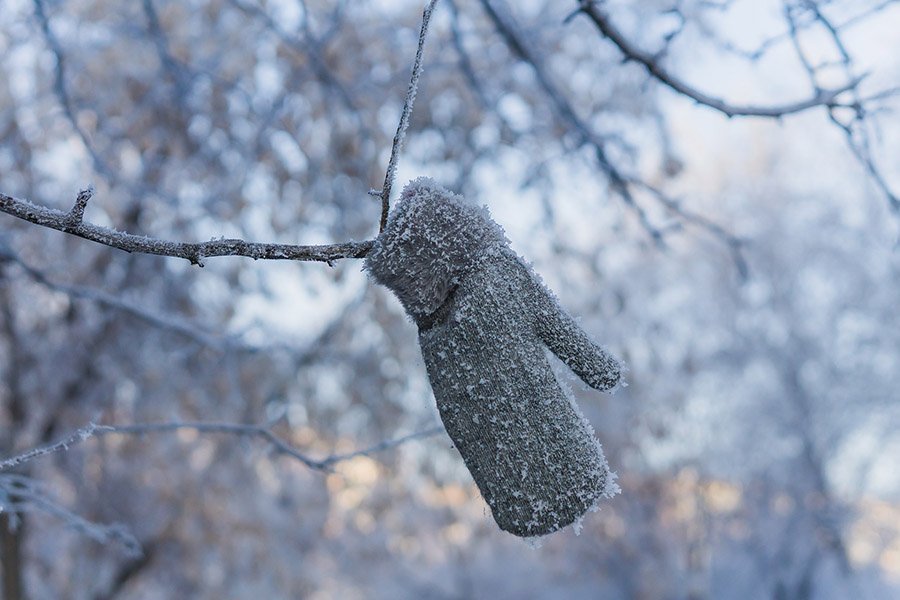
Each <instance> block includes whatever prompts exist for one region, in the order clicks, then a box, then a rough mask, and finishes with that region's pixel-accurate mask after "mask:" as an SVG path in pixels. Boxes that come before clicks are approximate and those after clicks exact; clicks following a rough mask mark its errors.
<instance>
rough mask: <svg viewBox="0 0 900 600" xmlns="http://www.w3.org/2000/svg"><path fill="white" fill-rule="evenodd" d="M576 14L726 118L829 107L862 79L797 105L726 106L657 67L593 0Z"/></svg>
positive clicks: (660, 77)
mask: <svg viewBox="0 0 900 600" xmlns="http://www.w3.org/2000/svg"><path fill="white" fill-rule="evenodd" d="M579 12H581V13H583V14H585V15H586V16H587V17H588V18H589V19H590V20H591V21H592V22H593V23H594V25H596V26H597V29H599V30H600V33H602V34H603V36H604V37H606V38H607V39H608V40H610V41H611V42H612V43H613V44H615V45H616V47H617V48H618V49H619V51H621V52H622V54H623V55H624V56H625V58H626V60H631V61H634V62H636V63H638V64H640V65H643V67H644V68H645V69H647V72H648V73H649V74H650V75H652V76H653V77H654V78H656V80H657V81H659V82H660V83H662V84H663V85H665V86H667V87H669V88H670V89H672V90H674V91H675V92H677V93H679V94H681V95H683V96H687V97H688V98H690V99H692V100H694V101H695V102H697V103H698V104H702V105H703V106H707V107H709V108H711V109H713V110H716V111H718V112H720V113H722V114H724V115H725V116H727V117H729V118H730V117H769V118H780V117H784V116H786V115H790V114H794V113H798V112H803V111H805V110H809V109H811V108H815V107H817V106H829V105H831V104H833V103H834V102H835V101H836V99H837V97H838V96H839V95H841V94H842V93H844V92H846V91H848V90H851V89H854V88H855V87H856V86H857V85H859V83H860V81H862V79H863V77H864V76H862V77H856V78H854V79H851V80H849V81H848V82H847V83H845V84H844V85H842V86H840V87H837V88H832V89H817V90H816V91H815V94H813V96H812V97H810V98H807V99H806V100H801V101H799V102H793V103H787V104H776V105H772V106H755V105H749V104H748V105H738V104H730V103H728V102H726V101H725V100H722V99H721V98H716V97H714V96H710V95H708V94H706V93H704V92H702V91H700V90H698V89H697V88H695V87H693V86H691V85H689V84H688V83H686V82H685V81H683V80H682V79H679V78H678V77H677V76H675V75H674V74H672V73H670V72H669V71H668V69H666V68H665V67H663V66H662V65H661V64H659V61H658V57H657V56H656V55H654V54H651V53H649V52H645V51H644V50H641V49H640V48H638V47H637V45H635V44H634V43H632V42H631V41H630V40H629V39H628V38H627V37H626V36H625V35H624V34H623V33H622V32H621V31H620V30H619V29H618V28H616V26H615V25H613V23H612V20H611V19H610V17H609V15H608V14H606V12H605V11H603V10H602V9H600V8H599V7H598V6H597V4H596V2H595V1H594V0H579Z"/></svg>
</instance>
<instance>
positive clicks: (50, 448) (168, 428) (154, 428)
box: [0, 421, 444, 471]
mask: <svg viewBox="0 0 900 600" xmlns="http://www.w3.org/2000/svg"><path fill="white" fill-rule="evenodd" d="M184 429H189V430H192V431H196V432H198V433H223V434H229V435H238V436H249V437H258V438H261V439H262V440H264V441H266V442H268V443H269V445H271V446H272V448H273V449H274V450H275V452H276V453H278V454H284V455H286V456H289V457H291V458H293V459H296V460H298V461H300V462H301V463H303V464H304V465H306V466H307V467H309V468H310V469H313V470H316V471H328V470H330V469H331V467H332V466H333V465H335V464H337V463H339V462H343V461H346V460H350V459H351V458H356V457H357V456H369V455H371V454H375V453H378V452H383V451H384V450H389V449H391V448H396V447H397V446H401V445H403V444H405V443H406V442H410V441H412V440H418V439H422V438H426V437H431V436H434V435H437V434H439V433H441V432H443V431H444V429H443V428H442V427H437V426H436V427H431V428H429V429H425V430H422V431H417V432H414V433H410V434H407V435H404V436H401V437H398V438H394V439H392V440H385V441H383V442H379V443H377V444H375V445H373V446H370V447H368V448H363V449H360V450H354V451H353V452H348V453H346V454H331V455H329V456H326V457H324V458H321V459H315V458H312V457H310V456H308V455H306V454H304V453H303V452H301V451H300V450H298V449H297V448H294V447H293V446H291V445H290V444H289V443H288V442H286V441H284V440H283V439H282V438H280V437H279V436H278V435H277V434H276V433H275V432H273V431H272V430H271V429H270V428H269V427H265V426H263V425H245V424H240V423H204V422H191V421H173V422H170V423H136V424H133V425H97V424H95V423H89V424H88V425H86V426H85V427H82V428H81V429H78V430H76V431H75V432H74V433H72V434H71V435H69V436H68V437H66V438H65V439H63V440H60V441H58V442H56V443H54V444H49V445H47V446H41V447H39V448H35V449H33V450H29V451H28V452H24V453H22V454H19V455H17V456H12V457H10V458H7V459H4V460H2V461H0V471H6V470H9V469H12V468H14V467H17V466H19V465H21V464H23V463H26V462H29V461H31V460H34V459H36V458H40V457H42V456H47V455H50V454H55V453H57V452H62V451H65V450H68V449H69V448H70V447H72V446H74V445H76V444H79V443H81V442H83V441H85V440H87V439H89V438H91V437H98V436H103V435H109V434H120V435H144V434H149V433H168V432H173V431H181V430H184Z"/></svg>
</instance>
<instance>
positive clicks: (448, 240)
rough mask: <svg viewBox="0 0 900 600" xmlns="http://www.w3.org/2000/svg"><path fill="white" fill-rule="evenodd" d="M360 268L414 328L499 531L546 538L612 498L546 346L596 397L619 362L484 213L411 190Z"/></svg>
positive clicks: (428, 190) (445, 194)
mask: <svg viewBox="0 0 900 600" xmlns="http://www.w3.org/2000/svg"><path fill="white" fill-rule="evenodd" d="M366 269H367V270H368V272H369V273H370V275H371V276H372V277H373V278H374V279H375V280H376V281H377V282H378V283H381V284H383V285H385V286H387V287H388V288H390V289H391V290H392V291H393V292H394V293H395V294H396V295H397V297H398V298H399V299H400V302H401V303H402V304H403V307H404V308H405V309H406V312H407V313H408V314H409V315H410V316H411V317H412V318H413V320H415V322H416V324H417V325H418V327H419V344H420V345H421V347H422V355H423V357H424V359H425V366H426V368H427V370H428V377H429V379H430V381H431V387H432V389H433V390H434V396H435V399H436V400H437V406H438V410H439V411H440V415H441V419H442V420H443V422H444V427H445V428H446V429H447V433H448V434H450V437H451V439H452V440H453V442H454V444H455V445H456V448H457V449H458V450H459V452H460V454H461V455H462V457H463V460H465V463H466V466H467V467H468V469H469V472H470V473H471V474H472V477H473V478H474V479H475V482H476V483H477V484H478V488H479V490H480V491H481V494H482V496H484V499H485V500H486V501H487V503H488V505H489V506H490V507H491V512H492V513H493V515H494V519H495V520H496V521H497V524H498V525H499V526H500V527H501V528H502V529H504V530H506V531H509V532H510V533H513V534H515V535H519V536H523V537H527V536H536V535H543V534H547V533H551V532H553V531H556V530H557V529H560V528H562V527H565V526H566V525H569V524H571V523H573V522H575V521H576V520H577V519H579V518H580V517H581V516H582V515H583V514H584V513H585V512H586V511H587V510H589V509H591V508H593V507H594V506H595V505H596V504H597V502H598V501H599V500H600V499H601V498H604V497H610V496H612V495H614V494H615V493H616V492H617V491H618V486H617V485H616V483H615V474H613V473H612V472H611V471H610V470H609V466H608V465H607V463H606V459H605V458H604V456H603V451H602V450H601V448H600V444H599V443H598V441H597V439H596V438H595V437H594V432H593V429H592V427H591V426H590V424H589V423H588V422H587V420H586V419H585V418H584V417H583V416H582V414H581V412H580V411H579V410H578V408H577V407H576V406H575V403H574V400H573V399H572V398H571V396H570V395H569V394H567V393H566V391H564V388H563V387H562V386H561V385H560V383H559V382H558V381H557V379H556V377H555V375H554V373H553V370H552V369H551V366H550V363H549V362H548V357H547V353H546V350H545V348H549V349H550V350H551V351H552V352H553V353H554V354H556V355H557V356H558V357H559V358H560V359H562V360H563V361H564V362H565V363H566V364H567V365H568V366H569V367H570V368H571V369H572V370H573V371H574V372H575V373H576V374H577V375H578V376H579V377H580V378H581V379H583V380H584V381H585V382H586V383H587V384H588V385H590V386H591V387H594V388H596V389H598V390H606V389H609V388H611V387H613V386H615V385H616V383H617V382H618V381H619V373H620V367H619V363H618V362H617V361H616V360H615V359H614V358H613V357H612V356H610V355H609V354H608V353H607V352H606V351H604V350H603V349H602V348H601V347H600V346H598V345H597V344H595V343H594V342H592V341H591V340H590V339H589V338H588V336H587V335H586V334H585V333H584V331H582V330H581V328H580V327H579V326H578V325H577V324H576V323H575V321H574V320H573V319H572V318H571V317H570V316H569V315H567V314H566V313H565V312H564V311H563V309H562V308H561V307H560V306H559V303H558V302H557V301H556V298H555V297H554V296H553V294H552V293H551V292H550V291H549V290H548V289H547V288H546V287H544V285H543V284H542V283H541V282H540V280H538V278H537V276H536V275H535V274H534V273H533V272H532V271H531V269H530V268H529V267H528V266H527V265H526V264H525V263H524V262H523V261H522V259H521V258H519V256H518V255H516V254H515V252H513V251H512V250H511V249H510V248H509V245H508V243H507V241H506V238H505V236H504V234H503V230H502V229H501V228H500V226H499V225H497V224H496V223H495V222H494V221H493V220H492V219H491V217H490V215H489V214H488V212H487V209H484V208H477V207H475V206H472V205H471V204H468V203H467V202H466V201H465V200H464V199H463V198H462V197H461V196H457V195H454V194H453V193H451V192H449V191H447V190H445V189H443V188H440V187H439V186H437V185H436V184H435V183H434V182H433V181H432V180H430V179H426V178H420V179H417V180H415V181H413V182H411V183H410V184H408V185H407V186H406V189H404V190H403V194H402V196H401V198H400V201H399V203H398V205H397V206H396V207H395V208H394V210H393V212H392V213H391V215H390V218H389V219H388V223H387V226H386V227H385V229H384V231H383V232H382V233H381V234H380V235H379V236H378V238H377V239H376V240H375V246H374V247H373V249H372V251H371V252H370V253H369V255H368V257H367V258H366Z"/></svg>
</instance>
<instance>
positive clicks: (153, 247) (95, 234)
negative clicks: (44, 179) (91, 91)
mask: <svg viewBox="0 0 900 600" xmlns="http://www.w3.org/2000/svg"><path fill="white" fill-rule="evenodd" d="M88 198H90V195H89V194H88V193H87V192H86V191H82V192H81V193H79V195H78V200H77V201H76V203H75V206H74V207H73V208H72V210H71V211H70V212H62V211H60V210H55V209H52V208H48V207H45V206H39V205H37V204H32V203H31V202H28V201H27V200H20V199H18V198H13V197H12V196H7V195H6V194H2V193H0V212H5V213H7V214H9V215H12V216H14V217H18V218H19V219H22V220H24V221H28V222H29V223H34V224H35V225H40V226H41V227H47V228H49V229H56V230H57V231H62V232H65V233H68V234H71V235H74V236H78V237H80V238H84V239H86V240H91V241H92V242H97V243H98V244H103V245H105V246H110V247H112V248H118V249H119V250H125V251H126V252H139V253H142V254H156V255H159V256H171V257H174V258H183V259H185V260H188V261H190V262H191V264H195V265H199V266H201V267H202V266H203V259H204V258H209V257H214V256H246V257H249V258H252V259H254V260H257V259H266V260H302V261H314V262H324V263H328V264H329V265H330V264H331V263H332V262H334V261H336V260H341V259H344V258H363V257H364V256H365V255H366V254H368V252H369V250H370V249H371V248H372V244H373V242H372V241H371V240H366V241H363V242H356V241H351V242H344V243H341V244H325V245H319V246H300V245H294V244H269V243H259V242H247V241H244V240H239V239H219V240H210V241H208V242H176V241H168V240H160V239H156V238H150V237H146V236H142V235H134V234H131V233H126V232H123V231H116V230H115V229H109V228H107V227H101V226H99V225H94V224H92V223H85V222H83V221H82V220H81V215H82V214H83V212H84V206H83V205H86V204H87V199H88ZM82 204H83V205H82ZM79 206H80V207H81V208H80V209H79ZM79 210H80V212H79Z"/></svg>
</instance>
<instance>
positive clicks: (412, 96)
mask: <svg viewBox="0 0 900 600" xmlns="http://www.w3.org/2000/svg"><path fill="white" fill-rule="evenodd" d="M435 4H437V0H430V1H429V2H428V5H427V6H426V7H425V12H424V13H423V14H422V27H421V29H419V47H418V48H417V49H416V60H415V61H414V62H413V68H412V76H411V77H410V79H409V88H408V89H407V90H406V101H405V102H404V103H403V112H402V113H401V114H400V123H398V124H397V131H396V133H394V141H393V143H392V144H391V158H390V160H389V161H388V166H387V170H386V171H385V173H384V185H382V186H381V222H380V224H379V228H378V231H379V232H382V231H384V227H385V225H387V218H388V212H390V209H391V188H392V187H393V185H394V178H395V177H396V176H397V161H398V160H400V149H401V148H402V146H403V138H404V137H405V136H406V129H407V128H408V127H409V117H410V115H411V114H412V109H413V105H414V104H415V102H416V93H417V92H418V89H419V77H420V76H421V75H422V54H423V53H424V49H425V36H426V34H427V33H428V23H429V22H430V21H431V13H432V11H434V5H435Z"/></svg>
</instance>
